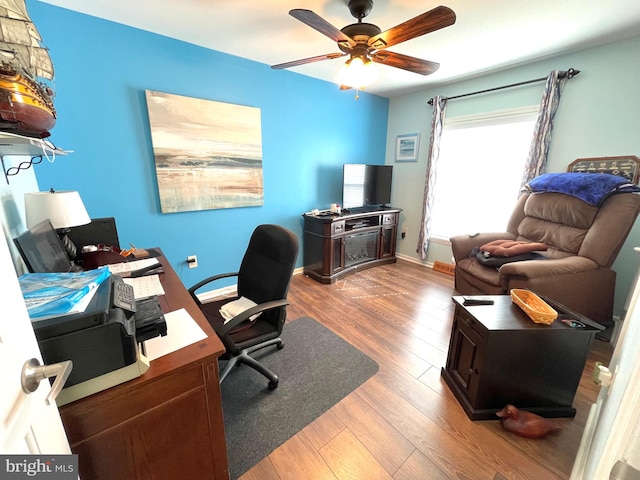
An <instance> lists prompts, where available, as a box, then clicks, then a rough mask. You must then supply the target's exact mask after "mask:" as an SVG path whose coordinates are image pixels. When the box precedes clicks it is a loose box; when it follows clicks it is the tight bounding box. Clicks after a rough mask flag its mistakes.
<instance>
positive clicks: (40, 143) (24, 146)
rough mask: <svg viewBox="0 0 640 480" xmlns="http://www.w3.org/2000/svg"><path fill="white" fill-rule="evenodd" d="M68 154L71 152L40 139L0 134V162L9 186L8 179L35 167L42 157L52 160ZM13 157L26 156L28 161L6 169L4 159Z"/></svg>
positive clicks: (7, 133)
mask: <svg viewBox="0 0 640 480" xmlns="http://www.w3.org/2000/svg"><path fill="white" fill-rule="evenodd" d="M68 153H71V150H62V149H60V148H58V147H56V146H55V145H54V144H53V143H51V142H50V141H47V140H43V139H41V138H34V137H27V136H24V135H17V134H15V133H9V132H0V161H1V162H2V171H3V172H4V178H5V180H6V182H7V185H9V177H11V176H13V175H17V174H18V173H19V172H20V171H21V170H27V169H29V168H30V167H31V165H37V164H38V163H40V162H42V159H43V158H44V157H47V158H50V159H54V158H55V157H56V156H57V155H67V154H68ZM14 155H15V156H26V157H30V159H29V160H25V161H24V162H20V163H19V164H18V165H17V166H15V167H9V168H7V167H6V165H5V161H4V157H6V156H14Z"/></svg>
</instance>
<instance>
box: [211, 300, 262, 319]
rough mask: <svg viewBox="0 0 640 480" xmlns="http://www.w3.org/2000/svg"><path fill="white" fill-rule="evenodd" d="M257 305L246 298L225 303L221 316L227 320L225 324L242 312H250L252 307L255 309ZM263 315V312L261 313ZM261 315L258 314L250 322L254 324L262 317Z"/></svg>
mask: <svg viewBox="0 0 640 480" xmlns="http://www.w3.org/2000/svg"><path fill="white" fill-rule="evenodd" d="M256 305H257V303H256V302H254V301H253V300H249V299H248V298H246V297H240V298H238V299H237V300H234V301H233V302H229V303H225V304H224V305H223V306H222V308H221V309H220V315H222V318H224V320H225V322H224V323H225V324H226V323H227V322H228V321H229V320H231V319H232V318H234V317H237V316H238V315H240V314H241V313H242V312H244V311H246V310H249V309H250V308H251V307H255V306H256ZM260 313H262V312H260ZM260 313H256V314H255V315H252V316H251V317H249V320H251V321H252V322H253V321H254V320H255V319H256V318H258V317H259V316H260Z"/></svg>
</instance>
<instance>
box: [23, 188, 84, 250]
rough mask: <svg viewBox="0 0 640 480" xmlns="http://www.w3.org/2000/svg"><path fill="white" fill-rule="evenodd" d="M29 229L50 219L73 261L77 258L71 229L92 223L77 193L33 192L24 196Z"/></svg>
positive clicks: (68, 191)
mask: <svg viewBox="0 0 640 480" xmlns="http://www.w3.org/2000/svg"><path fill="white" fill-rule="evenodd" d="M24 206H25V214H26V217H27V228H31V227H32V226H34V225H36V224H38V223H40V222H41V221H43V220H46V219H49V220H50V221H51V224H52V225H53V228H55V229H56V231H57V232H58V236H59V237H60V240H61V241H62V245H63V246H64V249H65V250H66V252H67V255H69V259H70V260H71V261H73V260H75V258H76V256H77V249H76V246H75V245H74V244H73V242H72V241H71V239H70V238H69V237H68V236H67V233H68V232H69V229H70V228H71V227H76V226H78V225H86V224H87V223H89V222H91V219H90V218H89V214H88V213H87V209H86V208H85V207H84V203H82V199H81V198H80V194H79V193H78V192H76V191H70V190H67V191H58V192H56V191H54V190H53V188H52V189H51V190H50V191H48V192H32V193H25V194H24Z"/></svg>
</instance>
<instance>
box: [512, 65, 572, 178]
mask: <svg viewBox="0 0 640 480" xmlns="http://www.w3.org/2000/svg"><path fill="white" fill-rule="evenodd" d="M570 76H571V71H569V72H559V71H558V70H554V71H552V72H551V73H550V74H549V76H548V77H547V83H546V85H545V87H544V92H543V93H542V100H541V101H540V110H539V111H538V118H537V119H536V125H535V128H534V130H533V139H532V140H531V146H530V147H529V157H528V158H527V162H526V163H525V166H524V172H523V173H522V181H521V183H520V189H522V187H524V186H525V185H526V184H527V183H528V182H529V180H531V179H533V178H535V177H537V176H539V175H541V174H543V173H544V171H545V167H546V165H547V154H548V153H549V144H550V143H551V132H552V130H553V117H554V116H555V114H556V111H557V110H558V105H559V104H560V95H561V93H562V89H563V88H564V85H565V83H567V79H568V78H570Z"/></svg>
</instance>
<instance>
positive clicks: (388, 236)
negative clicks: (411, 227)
mask: <svg viewBox="0 0 640 480" xmlns="http://www.w3.org/2000/svg"><path fill="white" fill-rule="evenodd" d="M401 211H402V209H400V208H391V207H379V208H378V207H376V208H372V209H363V210H359V211H357V212H343V213H342V214H328V213H321V214H319V215H312V214H310V213H305V214H304V215H303V217H304V249H303V255H304V273H305V274H307V275H309V276H310V277H311V278H313V279H314V280H317V281H318V282H320V283H333V282H335V281H336V280H339V279H340V278H342V277H345V276H347V275H351V274H354V273H356V272H358V271H360V270H364V269H366V268H371V267H375V266H377V265H383V264H386V263H394V262H395V261H396V239H397V232H398V217H399V214H400V212H401Z"/></svg>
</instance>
